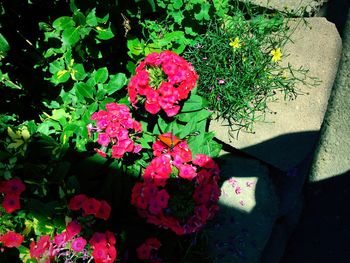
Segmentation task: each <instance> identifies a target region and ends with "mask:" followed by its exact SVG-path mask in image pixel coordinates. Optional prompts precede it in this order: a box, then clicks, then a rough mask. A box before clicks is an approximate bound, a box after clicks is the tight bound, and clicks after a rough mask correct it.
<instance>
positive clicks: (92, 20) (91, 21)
mask: <svg viewBox="0 0 350 263" xmlns="http://www.w3.org/2000/svg"><path fill="white" fill-rule="evenodd" d="M86 24H87V25H89V26H97V24H98V23H97V18H96V8H94V9H92V10H91V11H90V13H89V14H88V15H87V16H86Z"/></svg>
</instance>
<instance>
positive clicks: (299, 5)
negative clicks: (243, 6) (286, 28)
mask: <svg viewBox="0 0 350 263" xmlns="http://www.w3.org/2000/svg"><path fill="white" fill-rule="evenodd" d="M327 1H328V0H248V2H250V3H252V4H255V5H258V6H262V7H266V8H269V9H275V10H279V11H286V12H291V13H294V14H297V15H300V16H303V15H305V13H309V14H311V13H314V12H317V11H318V10H319V9H320V8H321V7H322V5H323V4H324V3H325V2H327ZM242 2H244V0H243V1H242Z"/></svg>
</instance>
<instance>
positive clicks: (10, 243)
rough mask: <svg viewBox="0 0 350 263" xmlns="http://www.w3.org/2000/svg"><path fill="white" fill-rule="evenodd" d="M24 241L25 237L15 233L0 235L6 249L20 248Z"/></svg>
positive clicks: (9, 232) (0, 240)
mask: <svg viewBox="0 0 350 263" xmlns="http://www.w3.org/2000/svg"><path fill="white" fill-rule="evenodd" d="M23 240H24V237H23V236H22V235H21V234H18V233H16V232H13V231H8V232H7V233H5V234H3V235H0V243H2V244H3V246H4V247H19V246H20V245H21V244H22V242H23Z"/></svg>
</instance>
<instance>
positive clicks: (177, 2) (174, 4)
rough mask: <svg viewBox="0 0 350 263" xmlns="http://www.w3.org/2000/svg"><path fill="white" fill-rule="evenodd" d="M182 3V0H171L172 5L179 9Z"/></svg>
mask: <svg viewBox="0 0 350 263" xmlns="http://www.w3.org/2000/svg"><path fill="white" fill-rule="evenodd" d="M182 5H183V2H182V0H175V1H173V7H174V8H175V9H180V8H181V7H182Z"/></svg>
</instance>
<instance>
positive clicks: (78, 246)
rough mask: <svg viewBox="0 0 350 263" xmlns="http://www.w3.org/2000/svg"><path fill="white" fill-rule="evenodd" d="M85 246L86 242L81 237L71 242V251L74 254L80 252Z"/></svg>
mask: <svg viewBox="0 0 350 263" xmlns="http://www.w3.org/2000/svg"><path fill="white" fill-rule="evenodd" d="M85 245H86V240H85V239H84V238H82V237H78V238H76V239H74V240H73V242H72V249H73V250H74V251H75V252H80V251H82V250H83V249H84V247H85Z"/></svg>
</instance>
